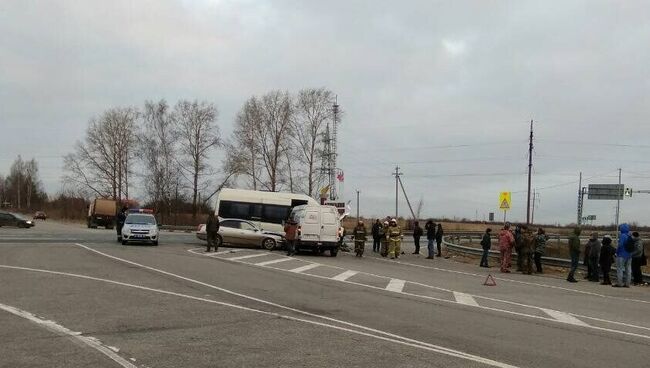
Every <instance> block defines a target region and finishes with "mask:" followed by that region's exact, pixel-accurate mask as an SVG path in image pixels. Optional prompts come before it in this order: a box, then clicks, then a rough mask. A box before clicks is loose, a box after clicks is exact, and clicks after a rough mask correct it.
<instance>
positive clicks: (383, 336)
mask: <svg viewBox="0 0 650 368" xmlns="http://www.w3.org/2000/svg"><path fill="white" fill-rule="evenodd" d="M78 245H79V246H82V247H84V248H87V247H86V246H85V245H81V244H78ZM87 249H89V250H91V251H93V252H96V253H98V254H102V255H104V256H106V257H109V258H114V259H116V260H121V261H123V262H125V263H129V264H133V265H137V266H140V267H142V268H145V269H149V270H152V271H157V272H159V273H162V274H165V275H169V276H175V277H177V278H180V279H182V280H186V281H191V282H194V283H197V284H199V285H204V286H208V287H211V288H214V289H219V290H223V291H226V292H228V293H229V294H232V295H240V296H242V297H245V298H247V299H250V300H256V301H259V302H261V303H264V304H267V305H270V306H276V307H279V308H282V309H285V310H290V311H293V312H297V313H300V314H303V315H307V316H310V317H315V318H320V319H323V320H327V321H330V322H334V323H338V324H342V325H346V326H350V327H351V328H347V327H341V326H337V325H335V324H329V323H325V322H317V321H312V320H308V319H303V318H297V317H292V316H289V315H283V314H280V313H275V312H267V311H263V310H259V309H253V308H250V307H246V306H242V305H237V304H231V303H225V302H219V301H216V300H212V299H205V298H200V297H196V296H192V295H187V294H181V293H176V292H173V291H167V290H161V289H154V288H149V287H146V286H140V285H134V284H128V283H124V282H120V281H114V280H109V279H102V278H98V277H93V276H87V275H80V274H73V273H67V272H59V271H50V270H42V269H35V268H27V267H17V266H9V265H0V268H6V269H14V270H24V271H32V272H41V273H48V274H54V275H62V276H68V277H76V278H81V279H86V280H94V281H101V282H106V283H110V284H114V285H121V286H126V287H132V288H135V289H140V290H146V291H151V292H156V293H160V294H166V295H173V296H177V297H181V298H186V299H191V300H196V301H202V302H206V303H212V304H216V305H221V306H225V307H231V308H235V309H239V310H244V311H249V312H254V313H259V314H264V315H267V316H273V317H276V318H283V319H287V320H291V321H297V322H303V323H307V324H311V325H316V326H321V327H325V328H331V329H334V330H338V331H344V332H348V333H351V334H356V335H360V336H366V337H371V338H374V339H377V340H382V341H386V342H389V343H392V344H400V345H403V346H409V347H413V348H416V349H422V350H426V351H430V352H434V353H439V354H443V355H447V356H452V357H456V358H460V359H465V360H470V361H473V362H477V363H482V364H486V365H489V366H492V367H498V368H518V367H516V366H514V365H510V364H507V363H502V362H498V361H495V360H491V359H488V358H483V357H480V356H477V355H472V354H468V353H464V352H461V351H458V350H453V349H449V348H445V347H442V346H437V345H434V344H430V343H427V342H424V341H419V340H414V339H410V338H407V337H402V336H400V335H395V334H392V333H390V332H385V331H381V330H376V329H373V328H370V327H365V326H362V325H357V324H354V323H350V322H346V321H342V320H337V319H334V318H331V317H326V316H321V315H318V314H314V313H310V312H306V311H302V310H299V309H295V308H291V307H286V306H283V305H280V304H275V303H273V302H269V301H266V300H262V299H258V298H255V297H251V296H247V295H244V294H239V293H236V292H234V291H230V290H227V289H223V288H220V287H218V286H214V285H210V284H206V283H204V282H201V281H197V280H192V279H189V278H187V277H184V276H180V275H176V274H173V273H171V272H167V271H164V270H159V269H156V268H153V267H149V266H145V265H140V264H138V263H136V262H132V261H129V260H125V259H121V258H118V257H114V256H111V255H109V254H105V253H102V252H99V251H96V250H94V249H91V248H87ZM352 328H358V329H361V330H365V331H368V332H364V331H359V330H353V329H352ZM109 352H110V350H109ZM126 363H127V364H130V363H128V362H126ZM125 367H129V368H137V367H136V366H134V365H129V366H125Z"/></svg>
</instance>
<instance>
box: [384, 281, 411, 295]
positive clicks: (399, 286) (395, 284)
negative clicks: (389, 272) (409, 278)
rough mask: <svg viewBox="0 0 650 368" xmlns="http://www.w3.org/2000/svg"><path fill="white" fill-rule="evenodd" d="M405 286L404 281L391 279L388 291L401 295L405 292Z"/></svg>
mask: <svg viewBox="0 0 650 368" xmlns="http://www.w3.org/2000/svg"><path fill="white" fill-rule="evenodd" d="M404 285H406V281H404V280H400V279H390V281H389V282H388V285H386V290H388V291H394V292H396V293H401V292H402V290H404Z"/></svg>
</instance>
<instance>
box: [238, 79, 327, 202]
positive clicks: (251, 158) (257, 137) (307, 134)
mask: <svg viewBox="0 0 650 368" xmlns="http://www.w3.org/2000/svg"><path fill="white" fill-rule="evenodd" d="M333 102H334V94H333V93H332V92H331V91H330V90H327V89H325V88H318V89H304V90H301V91H299V92H298V93H297V94H296V95H291V94H289V93H288V92H286V91H271V92H268V93H266V94H264V95H262V96H253V97H251V98H249V99H248V100H247V101H246V102H245V103H244V105H243V106H242V108H241V109H240V111H239V113H238V114H237V117H236V119H235V128H234V130H233V136H232V139H231V140H230V142H229V143H228V150H227V160H226V162H227V163H229V164H230V165H232V166H233V167H235V168H236V171H237V173H238V174H240V177H241V178H242V179H243V181H244V185H246V186H248V187H249V188H251V189H262V190H270V191H277V190H288V191H291V192H303V193H306V194H308V195H310V196H315V195H316V193H317V191H318V189H319V188H320V187H321V186H322V185H323V180H324V179H325V177H324V175H323V174H322V172H321V170H320V167H321V165H320V164H321V162H322V159H323V152H324V143H325V132H326V127H327V124H328V123H331V121H332V104H333Z"/></svg>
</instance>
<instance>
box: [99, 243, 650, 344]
mask: <svg viewBox="0 0 650 368" xmlns="http://www.w3.org/2000/svg"><path fill="white" fill-rule="evenodd" d="M93 251H94V250H93ZM188 251H189V252H190V253H193V254H196V255H205V254H202V253H197V252H196V249H189V250H188ZM219 259H222V260H226V261H229V260H232V258H219ZM283 259H287V260H291V259H294V260H299V261H303V262H307V261H305V260H301V259H296V258H291V257H286V258H283ZM236 262H237V263H242V264H247V265H251V266H257V265H258V264H255V263H247V262H241V261H236ZM309 266H310V267H309V268H310V269H311V268H315V267H318V266H323V267H331V268H338V269H343V268H341V267H337V266H332V265H328V264H320V263H313V264H310V265H309ZM261 267H263V268H267V269H271V270H276V271H283V272H291V271H292V270H286V269H282V268H275V267H268V266H261ZM303 267H304V266H303ZM423 267H426V266H423ZM347 271H350V272H355V275H356V274H363V275H368V276H373V277H378V278H383V279H389V280H390V279H392V278H390V277H387V276H382V275H376V274H372V273H367V272H360V271H353V270H347ZM347 271H345V272H347ZM345 272H343V273H345ZM343 273H341V274H339V275H342V274H343ZM307 275H309V276H311V277H316V278H320V279H325V280H334V281H339V282H344V283H347V284H350V285H356V286H362V287H367V288H371V289H376V290H385V291H392V292H399V293H401V294H404V295H409V296H413V297H418V298H424V299H427V300H434V301H439V302H446V303H458V304H463V303H461V302H459V301H458V300H457V299H456V298H454V300H447V299H442V298H436V297H432V296H426V295H420V294H415V293H409V292H405V291H403V290H400V291H397V290H395V291H393V290H389V289H388V287H386V288H382V287H377V286H372V285H368V284H364V283H360V282H353V281H350V280H349V278H348V279H345V280H339V279H336V277H337V276H339V275H336V276H333V277H327V276H320V275H314V274H307ZM406 282H408V283H409V284H413V285H418V286H422V287H426V288H430V289H434V290H439V291H443V292H449V293H450V294H454V291H453V290H449V289H445V288H441V287H437V286H432V285H428V284H423V283H419V282H415V281H406ZM459 294H465V293H459ZM465 295H467V296H469V297H472V298H476V299H485V300H490V301H493V302H497V303H503V304H506V305H513V306H519V307H524V308H530V309H533V310H540V311H542V310H543V308H541V307H538V306H533V305H528V304H523V303H517V302H512V301H508V300H502V299H497V298H490V297H486V296H481V295H470V294H465ZM454 296H455V295H454ZM474 302H475V304H465V305H468V306H473V307H477V308H480V309H485V310H491V311H495V312H502V313H506V314H511V315H517V316H522V317H529V318H533V319H541V320H545V321H551V322H559V323H564V324H571V325H578V324H577V323H576V322H575V321H572V322H573V323H569V322H566V321H565V320H560V319H557V318H555V317H553V318H550V315H549V314H548V313H545V314H546V315H549V317H542V316H538V315H533V314H527V313H520V312H514V311H510V310H506V309H500V308H492V307H486V306H482V305H480V304H478V302H476V300H474ZM548 310H549V311H551V310H550V309H548ZM554 312H557V313H560V314H566V315H569V316H574V318H575V319H576V320H578V319H577V318H578V317H579V318H587V319H592V320H597V321H600V322H604V323H608V324H612V325H617V326H625V327H632V328H634V329H642V330H650V328H647V327H638V326H635V325H630V324H626V323H621V322H617V321H610V320H605V319H600V318H595V317H589V316H584V315H579V314H575V313H566V312H560V311H554ZM578 321H580V320H578ZM580 323H581V324H580V326H585V325H586V326H588V327H589V328H592V329H596V330H602V331H606V332H613V333H619V334H623V335H628V336H635V337H642V338H645V339H650V336H648V335H641V334H637V333H632V332H626V331H621V330H615V329H609V328H602V327H596V326H592V325H589V324H587V323H585V322H582V321H580Z"/></svg>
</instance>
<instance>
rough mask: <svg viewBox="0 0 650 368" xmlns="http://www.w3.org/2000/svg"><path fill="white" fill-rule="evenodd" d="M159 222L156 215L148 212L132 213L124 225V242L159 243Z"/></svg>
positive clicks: (124, 243)
mask: <svg viewBox="0 0 650 368" xmlns="http://www.w3.org/2000/svg"><path fill="white" fill-rule="evenodd" d="M158 238H159V236H158V223H157V221H156V217H155V216H154V215H152V214H148V213H130V214H129V215H127V216H126V220H124V226H123V227H122V244H123V245H126V244H128V243H135V242H137V243H151V244H153V245H158Z"/></svg>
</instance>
